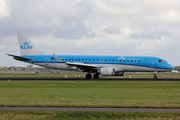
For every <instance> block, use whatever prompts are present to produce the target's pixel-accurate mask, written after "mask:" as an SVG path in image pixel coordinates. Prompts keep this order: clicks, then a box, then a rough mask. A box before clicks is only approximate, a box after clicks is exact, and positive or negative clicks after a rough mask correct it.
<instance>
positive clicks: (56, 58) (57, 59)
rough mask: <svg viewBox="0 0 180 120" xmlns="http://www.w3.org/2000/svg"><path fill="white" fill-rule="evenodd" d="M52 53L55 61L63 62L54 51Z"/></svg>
mask: <svg viewBox="0 0 180 120" xmlns="http://www.w3.org/2000/svg"><path fill="white" fill-rule="evenodd" d="M53 55H54V58H55V60H56V61H58V62H64V61H62V60H60V59H59V58H58V57H57V56H56V55H55V54H54V53H53ZM64 63H65V62H64Z"/></svg>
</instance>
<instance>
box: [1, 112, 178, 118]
mask: <svg viewBox="0 0 180 120" xmlns="http://www.w3.org/2000/svg"><path fill="white" fill-rule="evenodd" d="M0 119H3V120H12V119H13V120H32V119H33V120H85V119H88V120H137V119H138V120H147V119H148V120H179V119H180V113H149V112H60V111H0Z"/></svg>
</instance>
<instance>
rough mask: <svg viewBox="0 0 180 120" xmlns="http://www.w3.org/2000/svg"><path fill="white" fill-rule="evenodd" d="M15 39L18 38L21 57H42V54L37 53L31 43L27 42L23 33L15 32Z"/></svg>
mask: <svg viewBox="0 0 180 120" xmlns="http://www.w3.org/2000/svg"><path fill="white" fill-rule="evenodd" d="M16 33H17V37H18V41H19V47H20V51H21V56H24V55H42V54H44V53H42V52H40V51H38V50H37V49H36V48H35V47H34V46H33V44H32V43H31V41H29V39H28V38H27V37H26V36H25V34H24V33H23V32H19V31H17V32H16Z"/></svg>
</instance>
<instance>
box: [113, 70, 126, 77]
mask: <svg viewBox="0 0 180 120" xmlns="http://www.w3.org/2000/svg"><path fill="white" fill-rule="evenodd" d="M114 76H124V72H122V71H121V72H115V74H114Z"/></svg>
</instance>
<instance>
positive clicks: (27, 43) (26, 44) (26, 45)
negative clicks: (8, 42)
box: [20, 41, 32, 49]
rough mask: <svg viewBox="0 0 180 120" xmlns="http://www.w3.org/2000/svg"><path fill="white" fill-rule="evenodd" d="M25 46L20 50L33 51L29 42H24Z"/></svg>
mask: <svg viewBox="0 0 180 120" xmlns="http://www.w3.org/2000/svg"><path fill="white" fill-rule="evenodd" d="M23 44H24V45H21V46H20V49H32V45H29V42H27V41H26V42H23Z"/></svg>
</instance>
